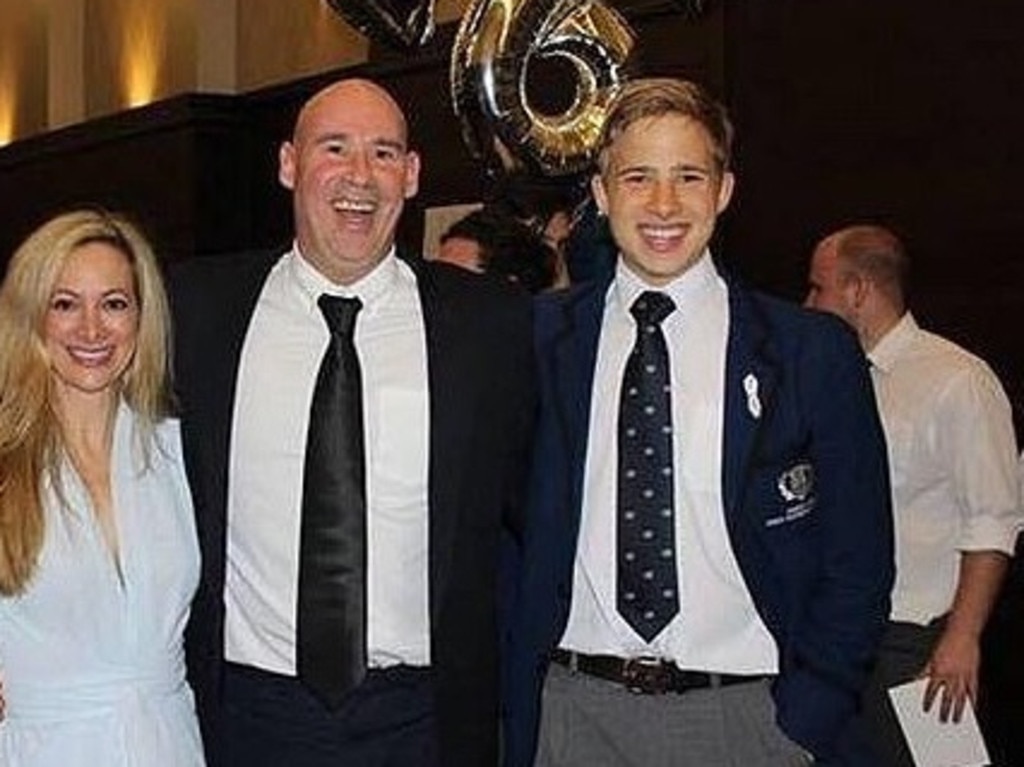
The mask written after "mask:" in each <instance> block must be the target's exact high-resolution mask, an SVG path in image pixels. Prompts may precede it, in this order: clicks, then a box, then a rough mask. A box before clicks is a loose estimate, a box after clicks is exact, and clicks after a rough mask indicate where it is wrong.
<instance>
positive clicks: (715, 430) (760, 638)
mask: <svg viewBox="0 0 1024 767" xmlns="http://www.w3.org/2000/svg"><path fill="white" fill-rule="evenodd" d="M644 290H661V291H662V292H664V293H667V294H668V295H670V296H671V297H672V299H673V300H674V301H675V304H676V310H675V311H674V312H672V314H670V315H669V316H668V317H667V318H666V319H665V320H664V322H662V325H661V327H662V330H663V332H664V333H665V339H666V344H667V346H668V352H669V358H670V367H671V386H672V423H673V453H674V464H675V467H674V468H675V483H674V493H675V526H676V542H677V545H676V571H677V573H678V574H679V581H680V583H679V606H680V609H679V613H678V614H677V615H676V617H675V618H674V619H673V620H672V622H671V623H670V624H669V625H668V626H667V627H666V628H665V629H664V630H663V631H662V632H661V633H660V634H659V635H658V636H656V637H655V638H654V640H653V641H652V642H651V643H650V644H647V643H646V642H645V641H644V640H643V638H641V637H640V636H639V635H638V634H636V633H635V632H634V631H633V629H632V628H630V626H629V625H628V624H627V623H626V622H625V620H624V619H623V618H622V617H621V616H620V615H619V614H618V611H617V610H616V607H615V591H616V589H615V586H616V572H615V569H616V568H615V561H616V541H615V539H616V533H615V530H616V481H617V465H618V448H617V437H616V435H617V433H618V425H617V424H618V412H619V390H620V388H621V384H622V374H623V370H624V369H625V366H626V359H627V357H628V356H629V353H630V350H631V349H632V348H633V343H634V340H635V337H636V322H635V320H634V319H633V316H632V315H631V314H630V313H629V307H630V306H631V305H632V303H633V301H634V300H635V299H636V297H637V296H638V295H639V294H640V293H641V292H642V291H644ZM728 327H729V303H728V291H727V289H726V286H725V283H724V282H723V281H722V279H721V277H720V276H719V275H718V273H717V272H716V271H715V268H714V265H713V264H712V261H711V256H710V254H708V253H706V252H705V254H704V255H703V256H702V257H701V259H700V260H699V261H698V262H697V263H696V264H694V265H693V266H692V267H691V268H690V269H689V270H687V271H686V272H685V273H684V274H683V275H682V276H680V277H679V278H678V279H676V280H675V281H673V282H672V283H671V284H669V285H668V286H665V287H662V288H650V287H648V286H646V285H644V284H643V283H641V281H640V280H639V278H638V277H637V276H636V275H634V274H633V273H632V272H630V271H629V269H627V268H626V267H625V266H623V264H622V262H621V260H620V262H619V265H618V268H617V271H616V275H615V279H614V281H613V282H612V284H611V286H610V288H609V289H608V295H607V299H606V302H605V309H604V318H603V320H602V325H601V337H600V340H599V342H598V350H597V363H596V369H595V373H594V387H593V397H592V402H591V409H590V433H589V438H588V442H587V458H586V473H585V479H584V489H583V512H582V520H581V524H580V537H579V546H578V548H577V554H576V563H575V569H574V574H573V595H572V606H571V609H570V614H569V622H568V625H567V627H566V630H565V634H564V635H563V637H562V641H561V646H562V647H563V648H566V649H570V650H575V651H577V652H583V653H588V654H602V655H616V656H620V657H635V656H641V655H655V656H659V657H662V658H668V659H672V660H674V661H676V663H678V664H679V665H680V666H681V667H683V668H689V669H695V670H701V671H715V672H722V673H735V674H755V673H773V672H775V671H777V666H778V664H777V656H778V652H777V648H776V645H775V641H774V639H773V638H772V636H771V634H770V633H769V632H768V629H767V627H766V626H765V625H764V623H763V622H762V621H761V619H760V616H759V615H758V614H757V611H756V609H755V607H754V603H753V599H752V598H751V596H750V593H749V591H748V590H747V587H746V584H745V583H744V581H743V578H742V575H741V574H740V570H739V565H738V564H737V562H736V558H735V556H734V554H733V551H732V546H731V544H730V542H729V535H728V531H727V530H726V525H725V514H724V512H723V500H722V441H723V430H724V427H723V423H724V392H725V359H726V342H727V338H728Z"/></svg>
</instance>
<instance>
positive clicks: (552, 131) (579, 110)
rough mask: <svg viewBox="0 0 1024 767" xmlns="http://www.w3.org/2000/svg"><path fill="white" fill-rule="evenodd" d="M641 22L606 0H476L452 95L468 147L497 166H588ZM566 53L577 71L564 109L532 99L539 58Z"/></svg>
mask: <svg viewBox="0 0 1024 767" xmlns="http://www.w3.org/2000/svg"><path fill="white" fill-rule="evenodd" d="M633 42H634V35H633V31H632V30H631V29H630V28H629V25H628V24H626V22H625V20H623V18H622V17H621V16H620V15H619V14H618V13H617V12H616V11H615V10H614V9H612V8H610V7H609V6H606V5H604V4H603V3H601V2H599V0H582V1H581V0H473V2H472V3H471V5H470V7H469V8H468V9H467V10H466V13H465V15H464V16H463V19H462V23H461V24H460V25H459V30H458V33H457V34H456V37H455V44H454V46H453V49H452V59H451V91H452V105H453V107H454V109H455V114H456V115H457V116H458V117H459V119H460V121H461V123H462V131H463V136H464V138H465V140H466V143H467V145H468V146H469V148H470V151H471V152H472V153H473V154H474V156H476V157H477V158H479V159H481V160H483V161H484V162H485V163H487V164H488V165H490V166H491V167H492V168H494V167H500V168H502V169H504V170H505V171H506V172H509V171H513V170H518V169H522V168H524V167H525V168H527V169H530V170H535V171H539V172H541V173H543V174H546V175H552V176H557V175H565V174H571V173H576V172H579V171H581V170H583V169H585V168H586V167H588V166H589V164H590V162H591V159H592V156H593V151H594V146H595V144H596V142H597V137H598V135H599V133H600V130H601V125H602V123H603V121H604V117H605V114H606V113H607V111H608V105H609V102H610V101H611V99H612V97H613V96H614V95H615V92H616V90H617V89H618V86H619V83H620V82H621V79H622V67H623V65H624V64H625V62H626V58H627V57H628V55H629V52H630V51H631V50H632V48H633ZM544 58H560V59H563V60H565V61H568V62H569V63H570V64H572V66H573V69H574V71H575V74H576V94H575V98H574V99H573V103H572V104H571V105H570V106H569V108H568V109H566V110H565V111H564V112H563V113H562V114H558V115H545V114H542V113H541V112H539V111H537V110H535V109H533V108H532V107H531V105H530V104H529V101H528V99H527V96H526V73H527V68H528V67H529V65H530V63H531V61H534V60H536V59H544Z"/></svg>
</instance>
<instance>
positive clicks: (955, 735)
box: [889, 679, 989, 767]
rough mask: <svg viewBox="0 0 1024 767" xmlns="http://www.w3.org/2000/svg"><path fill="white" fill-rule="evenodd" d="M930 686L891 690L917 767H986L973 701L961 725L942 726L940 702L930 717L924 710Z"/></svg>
mask: <svg viewBox="0 0 1024 767" xmlns="http://www.w3.org/2000/svg"><path fill="white" fill-rule="evenodd" d="M927 684H928V680H926V679H919V680H917V681H915V682H910V683H909V684H904V685H900V686H899V687H893V688H892V689H891V690H889V697H890V698H892V704H893V707H894V708H895V709H896V717H897V718H898V719H899V720H900V726H901V727H903V734H904V735H906V736H907V743H909V744H910V753H911V754H913V756H914V763H915V764H916V765H917V767H985V765H987V764H988V763H989V759H988V751H987V750H986V748H985V741H984V740H983V739H982V737H981V730H979V729H978V720H977V719H975V717H974V709H973V708H972V707H971V705H970V701H968V704H967V706H965V707H964V715H963V717H962V718H961V719H960V721H959V722H953V721H952V719H950V721H948V722H940V721H939V704H938V701H936V702H935V703H933V704H932V708H931V711H929V712H927V713H925V711H924V708H923V707H922V703H921V702H922V701H923V700H924V690H925V687H926V686H927Z"/></svg>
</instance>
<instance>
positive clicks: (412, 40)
mask: <svg viewBox="0 0 1024 767" xmlns="http://www.w3.org/2000/svg"><path fill="white" fill-rule="evenodd" d="M327 4H328V5H329V6H330V7H331V8H333V9H334V10H335V11H336V12H337V13H338V14H339V15H341V17H342V18H344V19H345V20H346V21H348V22H349V23H350V24H351V25H352V26H354V27H355V28H356V29H358V30H359V31H360V32H362V33H363V34H364V35H366V36H367V37H372V38H374V39H376V40H380V41H382V42H385V43H387V44H389V45H393V46H395V47H406V48H418V47H420V46H422V45H423V44H424V43H426V42H427V41H428V40H429V39H430V37H431V36H432V35H433V34H434V0H327Z"/></svg>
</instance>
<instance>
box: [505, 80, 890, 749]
mask: <svg viewBox="0 0 1024 767" xmlns="http://www.w3.org/2000/svg"><path fill="white" fill-rule="evenodd" d="M731 135H732V129H731V126H730V124H729V121H728V119H727V117H726V115H725V112H724V110H723V109H722V107H721V106H720V105H718V104H717V103H715V102H714V101H713V100H711V99H710V98H709V97H708V95H707V94H706V93H704V92H703V91H702V90H701V89H700V88H698V87H697V86H695V85H693V84H692V83H688V82H680V81H675V80H637V81H633V82H630V83H628V84H627V85H625V86H624V88H623V89H622V91H621V92H620V94H619V95H618V96H617V98H616V100H615V102H614V104H613V106H612V109H611V112H610V114H609V116H608V120H607V123H606V125H605V127H604V130H603V134H602V139H601V142H600V154H599V167H598V173H597V175H596V176H595V177H594V179H593V192H594V196H595V198H596V201H597V204H598V206H599V208H600V210H601V212H602V213H603V214H604V215H607V217H608V220H609V223H610V225H611V230H612V233H613V235H614V237H615V240H616V243H617V245H618V249H619V256H618V261H617V264H616V266H615V270H614V273H613V274H608V275H606V276H605V278H604V279H603V280H599V281H597V282H596V283H590V284H587V285H583V286H579V287H576V288H573V289H571V290H570V291H569V292H567V293H565V294H560V295H555V296H551V297H547V298H545V299H542V300H541V302H540V303H539V305H538V311H537V325H538V329H537V338H538V362H539V374H540V380H541V391H542V397H541V415H540V422H539V425H538V432H537V440H536V444H535V451H534V456H533V460H534V471H533V477H532V482H531V488H530V498H529V514H530V516H529V519H528V526H527V534H526V538H525V548H524V551H523V560H522V572H521V577H520V579H519V589H518V594H519V597H518V603H517V605H516V608H515V610H514V619H513V624H512V627H511V630H510V642H511V647H510V653H509V656H508V667H507V669H506V678H507V679H508V685H509V687H508V697H507V727H508V730H507V735H508V740H507V743H508V748H507V752H506V755H507V764H508V765H510V766H512V767H526V766H527V765H530V764H532V763H533V760H534V757H535V755H536V764H537V765H540V766H541V767H543V766H544V765H555V764H557V765H569V766H574V765H579V767H583V766H584V765H586V767H594V766H595V765H621V764H638V765H640V764H642V765H645V767H659V766H660V765H664V766H665V767H668V766H669V765H672V767H680V766H682V767H687V766H689V765H694V767H696V766H697V765H699V766H700V767H725V766H726V765H735V764H743V765H745V766H747V767H755V766H759V765H763V766H764V767H769V766H772V767H774V766H777V765H797V764H807V763H809V762H810V760H811V759H812V758H813V757H816V758H818V759H821V760H825V759H828V758H830V757H833V756H834V755H836V754H837V753H838V752H839V750H840V742H841V737H840V735H841V733H842V731H843V730H844V728H845V726H846V724H847V722H848V720H849V719H850V718H851V716H852V714H853V712H854V710H855V707H856V705H857V699H858V695H859V693H860V690H861V687H862V685H863V683H864V681H865V679H866V677H867V673H868V670H869V667H870V663H871V659H872V657H873V654H874V650H875V646H876V643H877V641H878V638H879V635H880V633H881V630H882V627H883V625H884V621H885V617H886V615H887V613H888V606H889V602H888V595H889V590H890V588H891V585H892V573H893V569H892V538H891V518H890V509H889V485H888V472H887V466H886V458H885V444H884V441H883V437H882V431H881V425H880V423H879V421H878V417H877V413H876V410H875V403H874V399H873V395H872V391H871V382H870V379H869V377H868V373H867V368H866V364H865V361H864V357H863V355H862V354H861V352H860V349H859V348H858V346H857V343H856V339H855V338H854V337H853V334H852V333H850V332H849V330H848V329H847V328H844V327H843V326H842V324H841V323H838V322H835V321H834V320H831V319H830V318H828V317H825V316H821V315H815V314H814V313H811V312H807V311H805V310H803V309H800V308H798V307H793V306H789V305H786V304H783V303H781V302H779V301H775V300H773V299H770V298H768V297H765V296H763V295H760V294H756V293H752V292H750V291H748V290H746V289H744V288H743V287H742V286H740V285H739V284H737V283H736V282H734V281H733V280H731V279H730V278H728V277H726V276H723V275H722V274H721V273H720V272H719V271H718V269H717V268H716V266H715V265H714V263H713V261H712V258H711V254H710V252H709V250H708V243H709V241H710V239H711V236H712V234H713V232H714V229H715V223H716V221H717V218H718V216H719V214H720V213H722V211H724V210H725V208H726V207H727V205H728V204H729V199H730V197H731V194H732V191H733V185H734V183H735V181H734V177H733V174H732V172H731V170H730V165H729V161H730V141H731ZM552 661H553V662H552ZM848 759H849V760H855V757H852V756H850V757H848ZM847 763H851V761H847ZM864 764H865V767H866V765H867V763H864Z"/></svg>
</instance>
